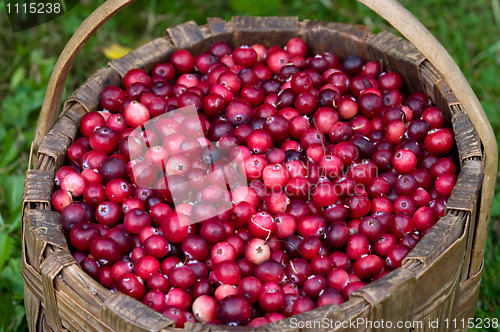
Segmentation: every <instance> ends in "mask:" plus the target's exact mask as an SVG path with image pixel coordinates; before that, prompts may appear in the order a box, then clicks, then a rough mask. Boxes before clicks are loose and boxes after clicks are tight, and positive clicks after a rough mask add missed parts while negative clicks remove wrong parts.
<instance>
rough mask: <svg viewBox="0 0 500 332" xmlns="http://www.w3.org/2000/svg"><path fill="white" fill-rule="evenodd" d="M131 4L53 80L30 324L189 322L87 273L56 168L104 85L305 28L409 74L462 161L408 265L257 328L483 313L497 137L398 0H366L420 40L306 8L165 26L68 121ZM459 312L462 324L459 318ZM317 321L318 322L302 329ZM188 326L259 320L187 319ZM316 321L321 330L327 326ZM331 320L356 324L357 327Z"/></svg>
mask: <svg viewBox="0 0 500 332" xmlns="http://www.w3.org/2000/svg"><path fill="white" fill-rule="evenodd" d="M131 2H132V0H110V1H106V2H105V3H104V4H103V5H102V6H101V7H99V8H98V9H97V10H96V11H95V12H94V13H93V14H92V15H91V16H89V18H88V19H87V20H85V21H84V22H83V24H82V25H81V26H80V28H79V29H78V30H77V32H76V33H75V35H74V36H73V38H72V39H71V40H70V41H69V43H68V44H67V45H66V48H65V49H64V50H63V52H62V54H61V56H60V58H59V60H58V62H57V64H56V67H55V69H54V72H53V74H52V77H51V80H50V83H49V86H48V89H47V93H46V96H45V100H44V104H43V107H42V110H41V115H40V119H39V122H38V125H37V130H36V134H35V139H34V142H33V148H32V160H31V161H30V169H29V170H28V171H27V173H26V181H25V185H24V198H23V202H24V204H23V261H22V266H21V272H22V275H23V278H24V280H25V306H26V315H27V318H28V324H29V328H30V331H36V330H40V331H52V330H54V331H60V330H78V331H80V330H81V331H113V330H120V331H158V330H164V331H166V330H168V331H174V330H179V331H180V329H175V328H173V327H172V326H173V323H172V321H170V320H169V319H167V318H166V317H164V316H163V315H161V314H159V313H158V312H156V311H154V310H152V309H150V308H148V307H146V306H145V305H143V304H142V303H140V302H138V301H136V300H134V299H133V298H131V297H129V296H125V295H123V294H121V293H119V292H117V293H111V292H110V291H109V290H108V289H106V288H104V287H102V286H101V285H100V284H99V283H97V282H96V281H95V280H93V279H92V278H91V277H89V276H88V275H87V274H85V273H84V272H83V271H82V269H81V268H80V267H79V265H78V264H77V263H76V261H75V260H74V259H73V257H72V255H71V253H70V251H69V250H68V245H67V243H66V239H65V237H64V235H63V231H62V227H61V226H60V222H59V214H58V213H57V212H54V211H52V210H51V205H50V201H51V194H52V192H53V189H54V174H55V171H56V169H57V168H59V167H60V166H61V165H63V163H64V161H65V154H66V150H67V148H68V146H69V145H70V144H71V142H72V141H73V140H74V139H75V137H77V135H78V128H79V121H80V119H81V117H82V116H83V115H84V114H85V113H86V112H89V111H95V110H97V109H98V105H99V93H100V91H101V90H102V89H103V87H105V86H108V85H119V84H120V82H121V77H123V75H124V74H125V73H126V72H127V71H128V70H129V69H132V68H136V67H138V68H143V69H145V70H150V69H151V68H152V66H153V65H154V64H156V63H158V62H161V61H165V60H167V59H168V58H169V56H170V54H172V53H173V52H174V51H175V50H177V49H187V50H189V51H191V52H193V53H194V54H198V53H200V52H203V51H206V50H208V48H209V46H210V45H211V44H212V43H213V42H215V41H219V40H223V41H226V42H228V43H229V44H230V45H231V46H238V45H242V44H248V45H250V44H253V43H263V44H265V45H266V46H268V47H269V46H271V45H283V44H284V42H285V41H286V40H288V39H289V38H291V37H294V36H299V37H301V38H303V39H304V40H305V41H306V43H307V45H308V48H309V49H310V50H311V51H312V52H314V53H321V52H325V51H332V52H335V53H336V54H338V56H339V57H344V56H346V55H349V54H353V53H355V54H359V55H361V56H362V57H363V58H364V59H365V60H376V61H379V60H381V61H382V62H383V68H385V69H389V70H393V71H396V72H399V73H400V74H401V75H402V76H403V77H404V79H405V85H406V87H407V88H408V90H409V91H410V92H415V91H423V92H425V93H427V94H428V95H429V96H430V97H431V99H432V101H433V102H434V103H435V104H436V105H437V106H438V107H440V108H441V109H442V110H443V112H445V114H446V117H447V120H448V122H449V123H451V124H452V126H453V129H454V132H455V137H456V141H457V146H458V153H459V160H460V166H461V167H460V175H459V178H458V182H457V185H456V187H455V189H454V191H453V194H452V195H451V197H450V199H449V201H448V205H447V213H446V215H445V217H443V218H441V219H440V220H439V221H438V223H437V224H436V225H435V226H434V227H433V228H432V229H431V230H430V231H429V232H428V234H427V235H426V236H425V237H424V238H423V239H422V240H421V241H420V242H419V243H418V245H417V246H416V247H415V248H414V249H413V250H412V251H411V252H410V253H409V254H408V256H407V257H406V259H405V260H404V262H403V267H402V268H399V269H397V270H395V271H393V272H391V273H389V274H388V275H386V276H384V277H383V278H381V279H379V280H378V281H375V282H372V283H370V284H368V285H367V286H365V287H363V288H362V289H360V290H359V291H356V292H355V293H354V294H353V295H352V296H351V299H350V300H349V301H347V302H345V303H343V304H342V305H340V306H324V307H320V308H317V309H314V310H312V311H309V312H306V313H303V314H300V315H297V316H293V317H291V318H289V319H286V320H282V321H278V322H275V323H272V324H268V325H266V326H264V327H262V328H260V329H258V330H260V331H271V330H277V329H280V330H282V331H295V330H296V331H298V330H299V328H298V327H297V328H294V326H297V324H293V323H292V319H293V320H294V322H297V321H303V322H304V323H305V322H309V324H312V323H311V322H313V321H315V320H322V319H323V318H328V319H332V320H333V321H338V322H349V320H351V321H353V320H356V319H359V318H363V319H366V320H369V321H372V322H375V321H379V322H380V321H382V320H384V321H385V322H387V321H391V322H393V326H394V327H395V326H396V323H397V322H398V321H403V322H404V321H407V322H410V321H419V322H422V325H421V326H414V327H415V328H414V330H415V331H424V330H425V331H427V330H433V331H450V330H455V329H460V328H461V327H462V323H460V322H462V321H461V319H462V318H465V322H467V318H469V317H473V314H474V309H475V303H476V300H477V296H478V289H479V283H480V280H481V272H482V266H483V265H482V262H483V251H484V245H485V239H486V234H487V228H488V223H489V219H490V213H491V204H492V196H493V189H494V180H495V172H496V167H497V149H496V142H495V138H494V135H493V132H492V130H491V127H490V125H489V123H488V121H487V119H486V116H485V114H484V112H483V110H482V108H481V106H480V104H479V102H478V100H477V98H476V96H475V95H474V93H473V92H472V89H471V88H470V86H469V85H468V84H467V82H466V80H465V78H464V77H463V75H462V73H461V72H460V70H459V69H458V67H457V66H456V64H455V63H454V62H453V60H452V58H451V57H450V56H449V55H448V54H447V53H446V51H445V50H444V48H443V47H442V46H441V45H440V44H439V43H438V42H437V41H436V40H435V39H434V38H433V37H432V36H431V34H430V33H429V32H428V31H427V30H426V29H425V28H424V27H423V26H422V25H421V24H420V23H419V22H418V21H417V20H416V19H415V18H414V17H413V16H412V15H411V14H410V13H409V12H407V11H406V10H405V9H404V8H403V7H401V6H400V5H399V4H398V3H397V2H396V1H393V0H383V1H382V0H360V2H362V3H364V4H366V5H367V6H369V7H370V8H372V9H373V10H375V11H376V12H378V13H379V14H380V15H381V16H382V17H384V18H385V19H386V20H388V21H389V22H390V23H391V24H392V25H394V26H395V27H396V28H397V29H398V30H399V31H400V32H401V34H402V35H404V36H405V37H406V38H407V39H408V40H409V41H411V42H409V41H407V40H404V39H402V38H400V37H396V36H395V35H393V34H391V33H388V32H381V33H379V34H373V33H371V32H370V31H369V29H368V28H367V27H364V26H357V25H356V26H355V25H350V24H340V23H330V22H318V21H308V20H305V21H298V19H297V18H296V17H265V18H257V17H233V18H232V19H231V20H230V21H228V22H225V21H223V20H221V19H219V18H209V19H208V20H207V21H208V24H206V25H203V26H197V25H196V24H195V23H194V22H187V23H184V24H181V25H178V26H175V27H172V28H168V29H167V30H166V32H165V36H163V37H160V38H158V39H155V40H153V41H151V42H150V43H148V44H146V45H144V46H142V47H140V48H138V49H136V50H134V51H132V52H131V53H129V54H128V55H126V56H125V57H123V58H120V59H117V60H114V61H112V62H110V63H109V64H108V67H107V68H105V69H101V70H99V71H97V72H96V73H95V74H94V75H93V76H91V77H90V78H89V79H88V80H87V81H86V82H85V83H84V84H83V85H82V86H81V87H80V88H78V89H77V90H76V91H75V92H74V93H73V94H72V95H71V97H70V98H69V99H68V100H67V101H66V103H65V104H64V109H63V112H62V114H61V115H60V116H59V118H58V119H57V117H58V114H59V107H60V101H61V96H62V91H63V87H64V84H65V81H66V78H67V75H68V73H69V70H70V68H71V66H72V64H73V62H74V59H75V57H76V55H77V53H78V51H79V50H80V49H81V48H82V47H83V45H84V44H85V42H86V41H87V40H88V39H89V38H90V37H91V36H92V35H93V34H94V32H95V31H96V30H97V29H98V28H99V27H100V26H101V25H102V24H103V23H104V22H105V21H106V20H107V19H109V18H110V17H111V16H113V15H114V14H115V13H116V12H118V11H119V10H120V9H121V8H122V7H124V6H126V5H127V4H129V3H131ZM56 120H57V122H56ZM32 164H33V165H34V167H33V166H31V165H32ZM454 318H456V319H457V320H456V321H457V322H458V323H457V325H456V327H457V328H455V326H454V325H453V324H452V319H454ZM436 319H439V322H440V323H439V325H438V326H437V327H436V328H431V327H434V326H431V325H429V321H435V320H436ZM445 319H448V322H449V324H445ZM417 324H418V323H417ZM307 326H312V325H306V328H304V329H303V330H307ZM185 330H186V331H209V330H211V331H215V330H217V331H244V330H245V331H247V330H249V329H246V328H237V327H227V326H210V325H201V324H192V323H187V324H186V327H185ZM310 330H314V331H317V330H319V328H318V325H315V326H313V327H312V328H311V329H310ZM329 330H330V329H329ZM331 330H334V331H347V330H354V329H352V328H350V327H349V326H348V325H347V327H337V328H335V327H334V326H333V329H331ZM362 330H365V328H363V329H362ZM367 330H380V331H382V330H383V328H377V327H376V326H374V327H373V328H368V329H367ZM394 330H398V329H394ZM399 330H406V331H408V330H409V328H401V329H399Z"/></svg>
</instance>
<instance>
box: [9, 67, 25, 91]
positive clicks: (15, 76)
mask: <svg viewBox="0 0 500 332" xmlns="http://www.w3.org/2000/svg"><path fill="white" fill-rule="evenodd" d="M25 76H26V71H25V69H24V67H18V68H17V69H16V70H14V72H13V73H12V76H11V77H10V90H11V91H14V90H15V89H16V88H17V87H18V86H19V85H20V84H21V82H22V81H23V80H24V78H25Z"/></svg>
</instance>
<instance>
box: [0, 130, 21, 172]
mask: <svg viewBox="0 0 500 332" xmlns="http://www.w3.org/2000/svg"><path fill="white" fill-rule="evenodd" d="M21 137H22V136H20V135H18V133H17V131H16V130H15V129H11V130H9V132H8V133H7V136H6V137H5V139H4V141H3V147H2V154H3V155H2V157H1V159H0V168H4V167H6V166H8V165H9V164H10V163H12V162H13V161H14V160H15V159H16V158H17V157H18V156H19V154H20V153H21V149H20V145H21V143H22V142H21Z"/></svg>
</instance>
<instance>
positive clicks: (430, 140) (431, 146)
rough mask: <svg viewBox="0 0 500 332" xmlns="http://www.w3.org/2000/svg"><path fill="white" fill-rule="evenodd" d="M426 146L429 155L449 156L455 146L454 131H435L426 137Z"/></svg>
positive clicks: (447, 129)
mask: <svg viewBox="0 0 500 332" xmlns="http://www.w3.org/2000/svg"><path fill="white" fill-rule="evenodd" d="M424 144H425V148H426V149H427V151H428V152H429V153H432V154H434V155H437V156H444V155H447V154H448V153H450V151H451V149H452V148H453V145H454V136H453V131H452V130H451V129H449V128H440V129H433V130H431V131H430V132H429V134H428V135H427V136H426V137H425V140H424Z"/></svg>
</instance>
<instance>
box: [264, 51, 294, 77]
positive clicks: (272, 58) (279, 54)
mask: <svg viewBox="0 0 500 332" xmlns="http://www.w3.org/2000/svg"><path fill="white" fill-rule="evenodd" d="M289 60H290V56H289V55H288V53H287V52H285V51H283V50H281V49H279V50H276V51H274V52H272V53H269V52H268V54H267V57H266V64H267V67H268V68H269V69H270V70H271V72H272V73H273V74H278V73H279V71H280V70H281V68H282V67H283V66H285V65H286V64H287V63H288V62H289Z"/></svg>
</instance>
